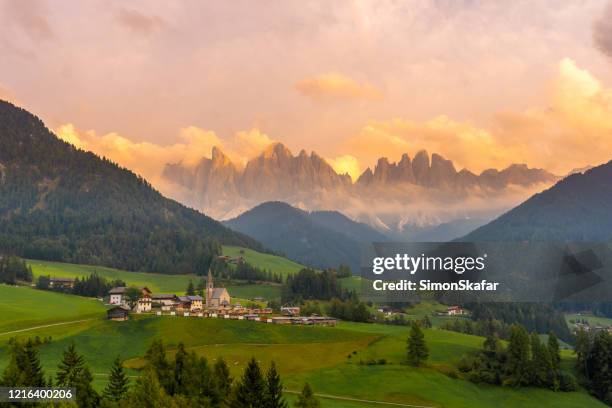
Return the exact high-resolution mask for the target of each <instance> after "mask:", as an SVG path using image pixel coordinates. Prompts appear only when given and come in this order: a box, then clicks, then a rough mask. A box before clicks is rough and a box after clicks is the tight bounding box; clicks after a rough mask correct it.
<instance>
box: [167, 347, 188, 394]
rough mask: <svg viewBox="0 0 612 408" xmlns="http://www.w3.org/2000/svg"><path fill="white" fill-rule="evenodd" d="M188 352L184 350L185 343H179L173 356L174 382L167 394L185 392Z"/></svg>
mask: <svg viewBox="0 0 612 408" xmlns="http://www.w3.org/2000/svg"><path fill="white" fill-rule="evenodd" d="M188 365H189V362H188V354H187V351H185V345H184V344H183V343H179V345H178V349H177V351H176V354H175V356H174V384H173V389H172V390H171V391H170V392H169V394H171V395H174V394H185V390H184V389H183V388H184V385H185V382H186V381H187V380H188V377H187V371H188V370H189V367H188Z"/></svg>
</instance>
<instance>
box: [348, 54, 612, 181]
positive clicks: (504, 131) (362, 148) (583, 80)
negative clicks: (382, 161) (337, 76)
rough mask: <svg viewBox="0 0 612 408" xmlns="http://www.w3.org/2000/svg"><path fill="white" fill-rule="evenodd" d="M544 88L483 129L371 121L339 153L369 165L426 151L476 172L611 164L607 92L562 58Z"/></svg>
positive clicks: (611, 96) (447, 122)
mask: <svg viewBox="0 0 612 408" xmlns="http://www.w3.org/2000/svg"><path fill="white" fill-rule="evenodd" d="M551 89H552V91H551V92H550V95H549V102H548V105H547V106H544V107H539V108H532V109H527V110H524V111H506V112H500V113H498V114H497V115H495V117H494V119H493V120H492V121H491V123H490V125H489V126H487V127H479V126H476V125H474V124H471V123H469V122H460V121H455V120H453V119H451V118H448V117H446V116H438V117H435V118H433V119H431V120H428V121H423V122H419V121H412V120H406V119H394V120H390V121H372V122H370V123H368V124H367V125H366V126H364V127H362V128H361V130H360V131H359V132H358V133H357V134H356V135H355V136H353V137H351V138H348V139H347V140H345V142H344V143H343V144H342V145H341V146H340V147H339V150H343V151H350V152H351V154H352V155H354V156H355V157H356V158H357V159H358V160H359V162H360V163H361V164H362V166H364V165H368V166H371V165H373V164H374V162H375V160H376V159H377V158H378V157H380V156H387V157H388V158H389V159H391V160H398V159H399V158H400V156H401V154H402V153H404V152H407V153H409V154H410V155H411V156H413V155H414V154H415V153H416V152H417V151H418V150H421V149H426V150H428V151H429V152H430V153H431V152H436V153H439V154H442V155H443V156H445V157H447V158H449V159H452V160H453V161H454V162H455V164H456V166H457V167H458V168H462V167H465V168H468V169H470V170H472V171H476V172H478V171H482V170H484V169H486V168H490V167H493V168H501V167H505V166H508V165H509V164H511V163H527V164H528V165H530V166H533V167H544V168H546V169H548V170H550V171H553V172H556V173H557V174H565V173H566V172H568V171H570V170H571V169H572V168H576V167H582V166H586V165H594V164H599V163H603V162H607V161H609V160H611V159H612V89H606V88H604V87H603V86H602V84H601V83H600V82H599V81H598V80H597V78H595V77H594V76H593V75H592V74H590V73H589V72H588V71H586V70H584V69H581V68H579V67H578V66H577V65H576V63H575V62H574V61H573V60H571V59H567V58H566V59H564V60H562V61H560V62H559V64H558V70H557V75H556V78H555V80H554V81H553V84H552V87H551ZM364 167H365V166H364Z"/></svg>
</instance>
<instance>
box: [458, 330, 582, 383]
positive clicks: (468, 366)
mask: <svg viewBox="0 0 612 408" xmlns="http://www.w3.org/2000/svg"><path fill="white" fill-rule="evenodd" d="M458 368H459V371H461V372H463V373H464V374H465V375H466V377H467V378H468V379H469V380H470V381H472V382H475V383H487V384H493V385H503V386H509V387H538V388H547V389H550V390H553V391H575V390H576V389H577V387H578V384H577V382H576V379H575V377H574V376H573V375H572V374H571V373H569V372H567V371H565V370H563V369H562V368H561V354H560V347H559V341H558V340H557V336H555V334H554V333H552V332H551V333H549V335H548V340H547V341H546V342H542V341H541V340H540V336H539V335H538V334H537V333H535V332H532V333H531V334H529V332H528V331H527V330H526V329H525V328H524V327H523V326H521V325H519V324H514V325H512V326H511V327H510V329H509V335H508V344H507V346H504V345H503V344H502V342H501V341H500V340H499V338H498V337H497V336H496V335H495V334H489V335H488V336H487V338H486V339H485V341H484V343H483V346H482V349H481V350H479V351H477V352H473V353H469V354H467V355H466V356H464V357H463V358H462V360H461V362H460V363H459V365H458Z"/></svg>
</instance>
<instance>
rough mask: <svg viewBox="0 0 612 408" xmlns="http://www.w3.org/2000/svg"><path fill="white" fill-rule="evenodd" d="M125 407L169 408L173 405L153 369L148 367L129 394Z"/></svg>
mask: <svg viewBox="0 0 612 408" xmlns="http://www.w3.org/2000/svg"><path fill="white" fill-rule="evenodd" d="M126 406H128V407H130V408H171V407H173V406H175V404H174V402H173V401H172V398H170V397H169V396H168V394H166V392H165V391H164V388H163V387H162V386H161V384H160V383H159V380H158V378H157V375H156V374H155V370H154V369H153V367H151V366H148V367H147V368H145V370H144V372H143V374H142V375H141V376H140V377H139V378H138V380H136V384H135V386H134V388H132V390H131V391H130V392H129V394H128V397H127V404H126Z"/></svg>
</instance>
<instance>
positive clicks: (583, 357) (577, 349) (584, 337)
mask: <svg viewBox="0 0 612 408" xmlns="http://www.w3.org/2000/svg"><path fill="white" fill-rule="evenodd" d="M590 349H591V339H590V337H589V334H588V333H587V332H586V331H584V329H583V328H580V329H579V330H578V332H577V333H576V345H575V346H574V353H575V354H576V369H577V370H578V372H579V373H581V374H582V375H584V377H585V378H587V379H588V378H589V369H588V361H587V358H588V356H589V351H590Z"/></svg>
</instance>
